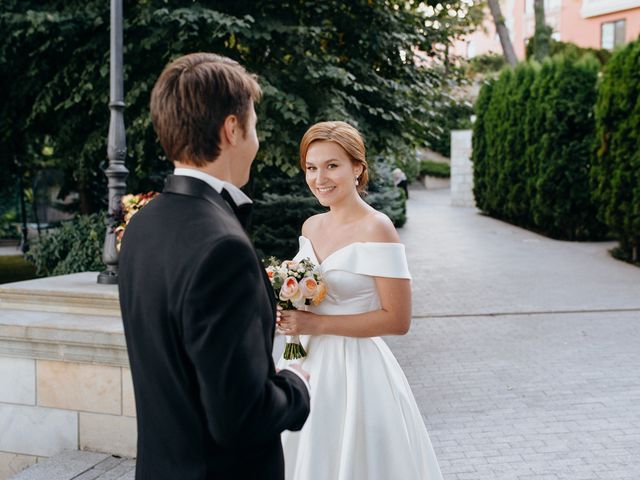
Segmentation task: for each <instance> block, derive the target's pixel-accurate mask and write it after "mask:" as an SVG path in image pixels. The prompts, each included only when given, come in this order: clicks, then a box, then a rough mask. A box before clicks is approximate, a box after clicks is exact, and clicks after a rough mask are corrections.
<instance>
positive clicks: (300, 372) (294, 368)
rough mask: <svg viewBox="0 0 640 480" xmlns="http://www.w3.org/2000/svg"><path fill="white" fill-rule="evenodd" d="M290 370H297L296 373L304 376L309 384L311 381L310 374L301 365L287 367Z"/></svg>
mask: <svg viewBox="0 0 640 480" xmlns="http://www.w3.org/2000/svg"><path fill="white" fill-rule="evenodd" d="M287 367H288V368H291V369H293V370H295V371H296V372H298V373H299V374H300V375H302V376H303V377H304V378H305V380H306V381H307V382H308V381H309V372H307V371H306V370H304V369H303V368H302V367H301V366H300V365H298V364H297V363H290V364H289V365H287Z"/></svg>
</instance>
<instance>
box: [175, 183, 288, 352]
mask: <svg viewBox="0 0 640 480" xmlns="http://www.w3.org/2000/svg"><path fill="white" fill-rule="evenodd" d="M163 192H166V193H177V194H179V195H188V196H190V197H197V198H203V199H205V200H207V201H208V202H210V203H212V204H213V205H216V206H218V207H220V208H222V209H224V210H226V211H227V213H229V214H230V215H231V216H233V217H234V218H235V219H236V220H237V217H236V214H235V212H234V211H233V208H232V207H231V206H230V205H229V204H228V203H227V202H226V201H225V199H224V198H222V195H220V194H219V193H218V192H216V190H215V189H213V188H212V187H211V186H210V185H209V184H208V183H206V182H204V181H202V180H200V179H197V178H193V177H187V176H185V175H169V176H168V177H167V179H166V180H165V184H164V189H163ZM243 231H244V230H243ZM252 245H253V244H252ZM253 251H254V252H255V254H256V259H257V260H258V264H259V265H260V271H261V273H262V280H263V282H264V286H265V288H266V289H267V296H268V297H269V302H270V305H271V310H272V311H273V313H274V318H275V312H276V299H275V295H274V293H273V287H272V286H271V281H270V280H269V276H268V275H267V272H266V271H265V269H264V266H263V265H262V262H261V261H260V259H259V258H258V254H257V252H256V251H255V248H254V250H253ZM271 323H272V325H271V339H272V341H273V337H274V335H275V328H276V327H275V322H271Z"/></svg>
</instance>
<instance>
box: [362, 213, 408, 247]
mask: <svg viewBox="0 0 640 480" xmlns="http://www.w3.org/2000/svg"><path fill="white" fill-rule="evenodd" d="M362 227H363V229H362V233H363V234H364V235H365V237H366V241H367V242H382V243H398V242H400V237H399V236H398V232H397V231H396V227H394V226H393V222H392V221H391V219H390V218H389V217H387V216H386V215H385V214H384V213H382V212H378V211H374V212H372V213H371V215H367V217H366V218H365V219H364V221H363V225H362Z"/></svg>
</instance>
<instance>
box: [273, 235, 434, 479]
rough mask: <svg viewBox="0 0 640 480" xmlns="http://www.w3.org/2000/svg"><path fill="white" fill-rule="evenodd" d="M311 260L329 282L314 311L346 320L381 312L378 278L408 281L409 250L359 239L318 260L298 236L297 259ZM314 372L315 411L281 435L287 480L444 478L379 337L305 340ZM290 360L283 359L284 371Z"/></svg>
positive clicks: (403, 379)
mask: <svg viewBox="0 0 640 480" xmlns="http://www.w3.org/2000/svg"><path fill="white" fill-rule="evenodd" d="M303 258H310V259H311V260H312V261H313V262H314V263H315V264H316V265H319V266H320V270H321V272H322V275H323V277H324V279H325V281H326V284H327V290H328V292H327V297H326V298H325V300H324V302H322V303H321V304H320V305H318V306H315V307H309V310H310V311H312V312H314V313H317V314H322V315H349V314H357V313H364V312H370V311H374V310H378V309H379V308H380V301H379V298H378V294H377V291H376V286H375V280H374V278H373V277H375V276H379V277H392V278H411V276H410V273H409V269H408V266H407V259H406V256H405V251H404V245H402V244H398V243H374V242H356V243H352V244H350V245H347V246H346V247H344V248H341V249H340V250H338V251H336V252H334V253H333V254H331V255H330V256H328V257H327V258H326V259H325V260H324V261H323V262H322V263H320V262H319V261H318V259H317V257H316V255H315V252H314V249H313V246H312V244H311V241H310V240H309V239H307V238H305V237H300V251H299V252H298V254H297V255H296V257H295V260H302V259H303ZM301 342H302V344H303V345H304V348H305V350H306V351H307V357H306V358H304V359H302V361H301V360H296V361H295V362H301V363H302V366H303V368H304V369H305V370H307V371H308V372H309V373H310V375H311V380H310V384H311V413H310V415H309V418H308V419H307V422H306V423H305V425H304V427H303V428H302V430H301V431H300V432H290V431H285V432H283V434H282V444H283V448H284V457H285V470H286V480H395V479H402V480H441V479H442V475H441V473H440V468H439V467H438V461H437V459H436V456H435V453H434V451H433V448H432V446H431V442H430V440H429V435H428V434H427V430H426V428H425V425H424V422H423V420H422V416H421V415H420V411H419V410H418V406H417V404H416V401H415V399H414V397H413V394H412V393H411V388H410V387H409V383H408V382H407V379H406V377H405V375H404V373H403V372H402V369H401V367H400V365H399V364H398V362H397V361H396V359H395V357H394V356H393V354H392V353H391V350H389V347H387V345H386V344H385V343H384V341H383V340H382V339H381V338H379V337H373V338H353V337H341V336H334V335H319V336H304V335H303V336H301ZM287 363H290V362H287V361H286V360H283V359H282V360H280V362H279V365H278V366H279V367H280V368H282V367H283V366H285V365H286V364H287Z"/></svg>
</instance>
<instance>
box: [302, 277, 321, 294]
mask: <svg viewBox="0 0 640 480" xmlns="http://www.w3.org/2000/svg"><path fill="white" fill-rule="evenodd" d="M300 290H301V291H302V296H303V297H304V298H313V297H315V295H316V293H317V291H318V282H316V280H315V279H314V278H313V277H304V278H303V279H302V280H300Z"/></svg>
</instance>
